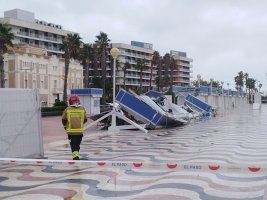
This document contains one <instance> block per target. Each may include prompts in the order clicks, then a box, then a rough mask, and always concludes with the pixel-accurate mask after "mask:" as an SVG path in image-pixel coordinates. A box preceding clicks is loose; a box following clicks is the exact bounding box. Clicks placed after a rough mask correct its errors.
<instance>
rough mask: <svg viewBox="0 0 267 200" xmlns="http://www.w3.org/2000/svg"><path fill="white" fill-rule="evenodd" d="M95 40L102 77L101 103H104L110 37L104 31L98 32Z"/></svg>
mask: <svg viewBox="0 0 267 200" xmlns="http://www.w3.org/2000/svg"><path fill="white" fill-rule="evenodd" d="M96 38H97V40H96V41H95V43H96V45H97V48H99V53H100V66H101V70H102V72H101V77H102V88H103V98H102V100H103V103H104V104H105V103H106V79H107V75H106V71H107V64H106V63H107V50H108V47H109V42H110V39H109V38H108V35H107V34H106V33H104V32H100V34H99V35H97V36H96Z"/></svg>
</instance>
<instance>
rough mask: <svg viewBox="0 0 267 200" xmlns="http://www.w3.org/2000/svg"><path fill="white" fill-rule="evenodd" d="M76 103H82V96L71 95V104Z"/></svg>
mask: <svg viewBox="0 0 267 200" xmlns="http://www.w3.org/2000/svg"><path fill="white" fill-rule="evenodd" d="M75 103H80V98H79V97H78V95H71V96H70V98H69V104H70V105H73V104H75Z"/></svg>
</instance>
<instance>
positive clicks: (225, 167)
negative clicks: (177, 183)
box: [0, 158, 267, 174]
mask: <svg viewBox="0 0 267 200" xmlns="http://www.w3.org/2000/svg"><path fill="white" fill-rule="evenodd" d="M1 163H5V164H7V163H9V164H12V163H13V164H30V165H63V166H87V167H93V168H117V169H124V170H130V169H148V170H149V169H154V170H164V171H165V170H167V171H195V172H231V173H253V174H255V173H264V174H267V166H265V165H258V166H254V165H251V166H250V165H245V164H221V163H220V164H215V163H172V162H169V163H154V162H119V161H87V160H79V161H73V160H46V159H22V158H0V164H1Z"/></svg>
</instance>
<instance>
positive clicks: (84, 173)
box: [0, 105, 267, 200]
mask: <svg viewBox="0 0 267 200" xmlns="http://www.w3.org/2000/svg"><path fill="white" fill-rule="evenodd" d="M43 120H44V121H43V125H44V127H43V128H44V129H43V130H44V133H45V134H44V141H45V156H47V157H48V158H49V159H70V158H71V153H70V149H69V145H68V141H67V140H66V135H65V133H64V130H62V127H61V126H60V125H58V124H60V118H46V119H43ZM266 130H267V106H266V105H263V107H262V109H261V110H260V111H258V110H252V109H246V108H243V109H239V110H235V111H231V112H226V113H221V114H220V115H219V116H217V117H216V118H212V119H211V120H208V121H201V122H197V121H195V122H194V121H192V122H191V123H190V124H189V125H187V126H184V127H179V128H175V129H167V130H154V131H151V132H150V134H149V135H146V134H144V133H142V132H139V131H122V132H120V133H117V134H113V135H107V133H106V132H102V135H101V136H99V134H100V133H99V132H97V133H95V132H94V131H89V132H86V133H85V137H84V140H83V143H82V146H81V155H82V158H83V159H87V160H91V161H103V160H112V161H134V162H143V163H145V162H153V163H168V162H172V163H185V162H191V163H194V162H195V163H201V162H203V163H205V162H210V163H225V164H248V165H257V164H267V145H266V142H267V135H266ZM0 169H1V170H0V199H103V198H108V199H135V200H137V199H138V200H141V199H142V200H143V199H149V200H150V199H151V200H152V199H153V200H154V199H210V200H211V199H212V200H214V199H218V200H220V199H226V200H227V199H264V198H266V199H267V197H265V196H266V195H264V193H265V190H266V175H264V174H257V173H255V174H251V173H248V174H245V173H234V172H228V173H210V172H188V171H167V170H164V169H158V170H152V169H151V170H150V169H131V170H122V169H118V168H108V169H106V168H105V169H104V168H103V169H101V168H90V167H74V166H69V167H62V166H61V167H60V166H33V165H15V164H12V165H10V164H9V165H0Z"/></svg>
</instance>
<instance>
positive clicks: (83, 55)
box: [80, 44, 93, 88]
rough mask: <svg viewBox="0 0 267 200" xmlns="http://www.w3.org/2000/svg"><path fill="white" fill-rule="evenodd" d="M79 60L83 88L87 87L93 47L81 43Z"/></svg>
mask: <svg viewBox="0 0 267 200" xmlns="http://www.w3.org/2000/svg"><path fill="white" fill-rule="evenodd" d="M80 60H81V62H82V66H83V70H84V78H83V86H84V88H89V67H90V64H91V63H92V61H93V47H92V45H91V44H83V47H82V48H81V52H80Z"/></svg>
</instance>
